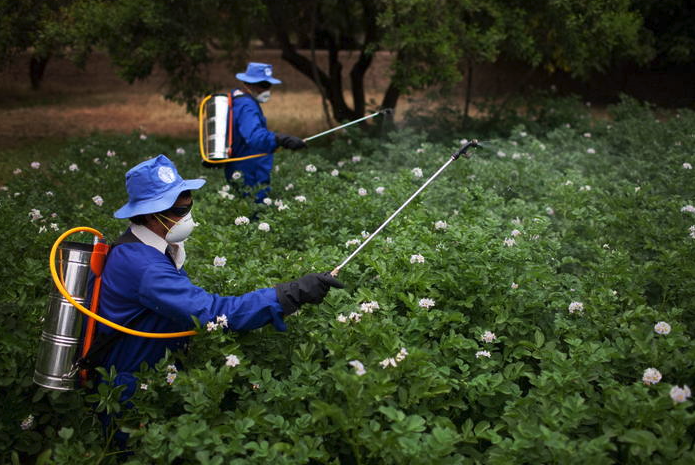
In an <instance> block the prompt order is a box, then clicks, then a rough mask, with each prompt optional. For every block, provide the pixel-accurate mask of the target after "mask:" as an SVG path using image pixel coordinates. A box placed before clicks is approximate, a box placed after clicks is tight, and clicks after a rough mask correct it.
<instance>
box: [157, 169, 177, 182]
mask: <svg viewBox="0 0 695 465" xmlns="http://www.w3.org/2000/svg"><path fill="white" fill-rule="evenodd" d="M157 176H159V179H161V180H162V182H165V183H167V184H171V183H172V182H174V181H175V180H176V175H175V174H174V170H172V169H171V167H169V166H160V167H159V169H158V170H157Z"/></svg>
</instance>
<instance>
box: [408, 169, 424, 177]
mask: <svg viewBox="0 0 695 465" xmlns="http://www.w3.org/2000/svg"><path fill="white" fill-rule="evenodd" d="M410 172H411V173H413V176H415V177H416V178H421V177H422V170H421V169H420V168H413V169H412V170H410Z"/></svg>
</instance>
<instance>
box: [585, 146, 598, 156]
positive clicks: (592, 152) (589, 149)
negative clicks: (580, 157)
mask: <svg viewBox="0 0 695 465" xmlns="http://www.w3.org/2000/svg"><path fill="white" fill-rule="evenodd" d="M586 153H590V154H592V155H593V154H595V153H596V150H594V149H592V148H588V149H586Z"/></svg>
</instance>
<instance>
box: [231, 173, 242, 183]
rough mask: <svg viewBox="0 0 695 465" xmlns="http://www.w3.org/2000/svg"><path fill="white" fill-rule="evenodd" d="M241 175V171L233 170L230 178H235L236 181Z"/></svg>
mask: <svg viewBox="0 0 695 465" xmlns="http://www.w3.org/2000/svg"><path fill="white" fill-rule="evenodd" d="M241 176H242V175H241V171H235V172H233V173H232V179H233V180H235V181H236V180H237V179H241Z"/></svg>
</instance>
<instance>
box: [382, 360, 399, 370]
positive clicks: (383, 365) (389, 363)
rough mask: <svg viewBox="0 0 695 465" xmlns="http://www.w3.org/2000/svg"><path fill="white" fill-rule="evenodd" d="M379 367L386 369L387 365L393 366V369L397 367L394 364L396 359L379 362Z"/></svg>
mask: <svg viewBox="0 0 695 465" xmlns="http://www.w3.org/2000/svg"><path fill="white" fill-rule="evenodd" d="M379 365H381V368H386V367H388V366H389V365H391V366H394V367H395V366H398V364H397V363H396V359H395V358H393V357H389V358H385V359H383V360H382V361H380V362H379Z"/></svg>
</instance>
